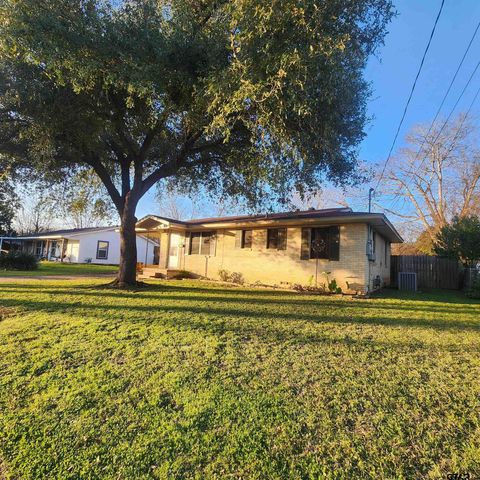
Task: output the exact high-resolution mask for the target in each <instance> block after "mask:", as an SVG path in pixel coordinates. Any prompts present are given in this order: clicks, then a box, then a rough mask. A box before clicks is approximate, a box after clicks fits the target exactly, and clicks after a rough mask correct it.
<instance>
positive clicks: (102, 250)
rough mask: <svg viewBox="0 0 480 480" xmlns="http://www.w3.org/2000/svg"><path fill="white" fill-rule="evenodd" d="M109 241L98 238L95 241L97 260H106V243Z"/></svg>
mask: <svg viewBox="0 0 480 480" xmlns="http://www.w3.org/2000/svg"><path fill="white" fill-rule="evenodd" d="M109 243H110V242H105V241H103V240H99V241H98V242H97V260H106V259H107V258H108V245H109Z"/></svg>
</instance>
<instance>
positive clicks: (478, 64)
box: [390, 61, 480, 209]
mask: <svg viewBox="0 0 480 480" xmlns="http://www.w3.org/2000/svg"><path fill="white" fill-rule="evenodd" d="M479 66H480V61H479V62H478V63H477V65H476V66H475V68H474V70H473V72H472V73H471V75H470V77H469V79H468V81H467V83H466V84H465V86H464V87H463V90H462V92H461V93H460V95H459V96H458V98H457V101H456V102H455V105H454V106H453V108H452V109H451V110H450V113H449V114H448V117H447V119H446V120H445V121H444V122H443V125H442V126H441V128H440V130H439V131H438V133H437V135H436V136H435V138H434V139H433V141H432V143H435V142H436V141H437V140H438V139H439V137H440V135H441V133H442V132H443V129H444V128H445V126H446V125H447V124H448V121H449V120H450V117H451V116H452V114H453V112H454V110H455V108H456V107H457V105H458V103H459V102H460V99H461V98H462V96H463V94H464V93H465V91H466V89H467V87H468V86H469V85H470V82H471V81H472V78H473V76H474V75H475V73H476V71H477V70H478V67H479ZM479 94H480V87H479V88H478V89H477V92H476V93H475V95H474V97H473V99H472V101H471V102H470V105H469V107H468V109H467V111H466V112H465V115H464V116H463V118H462V119H461V121H460V125H459V127H458V129H457V133H456V134H455V135H454V137H453V140H452V142H451V143H450V147H452V148H453V146H454V144H455V142H456V140H457V136H458V133H459V132H460V129H461V128H462V126H463V124H464V123H465V121H466V120H467V118H468V116H469V115H470V111H471V110H472V108H473V105H474V104H475V102H476V100H477V98H478V96H479ZM425 141H426V140H425V139H424V140H423V143H422V145H421V147H420V150H419V151H418V152H417V154H416V156H415V158H414V160H413V162H412V166H411V168H410V169H409V171H408V173H407V178H408V176H409V175H411V173H412V168H415V167H414V165H413V163H415V161H416V160H417V159H418V156H419V154H420V152H421V148H422V147H423V144H424V143H425ZM427 157H428V154H426V155H425V156H424V157H423V158H422V161H421V162H420V165H419V166H418V167H416V168H415V169H416V170H418V171H420V170H421V168H422V167H423V164H424V162H425V160H426V159H427ZM398 199H399V194H397V195H396V198H395V199H394V203H393V204H392V205H391V207H390V208H391V209H393V208H394V207H395V202H396V201H398Z"/></svg>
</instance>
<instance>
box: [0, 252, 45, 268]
mask: <svg viewBox="0 0 480 480" xmlns="http://www.w3.org/2000/svg"><path fill="white" fill-rule="evenodd" d="M37 268H38V260H37V257H35V255H32V254H31V253H24V252H9V253H7V254H6V255H0V269H2V270H36V269H37Z"/></svg>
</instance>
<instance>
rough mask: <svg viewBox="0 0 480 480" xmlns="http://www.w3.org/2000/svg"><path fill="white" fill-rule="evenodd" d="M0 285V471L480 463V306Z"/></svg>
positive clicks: (426, 474) (253, 470)
mask: <svg viewBox="0 0 480 480" xmlns="http://www.w3.org/2000/svg"><path fill="white" fill-rule="evenodd" d="M92 282H93V283H95V282H102V281H101V280H90V281H89V283H88V284H86V283H85V281H84V282H83V283H81V282H79V281H76V282H72V281H69V282H66V281H57V282H48V281H45V280H44V281H42V282H40V281H29V282H25V283H22V284H20V283H10V284H2V286H1V287H2V288H1V289H0V306H2V308H3V309H4V310H5V312H7V313H8V315H7V314H6V315H5V316H4V318H3V320H2V321H0V372H1V376H0V389H1V390H0V472H1V474H0V477H1V476H2V475H3V476H5V477H7V478H10V477H12V478H22V479H45V478H49V479H76V478H101V479H137V478H138V479H140V478H142V479H147V478H161V479H168V478H172V479H174V478H175V479H190V478H192V479H193V478H202V479H214V478H215V479H223V478H245V479H273V478H275V479H292V478H293V479H306V478H312V479H316V478H326V479H334V478H335V479H337V478H345V479H354V478H355V479H357V478H358V479H360V478H365V479H366V478H379V479H384V478H395V479H396V478H404V479H407V478H408V479H410V478H425V479H427V478H430V479H434V478H447V477H446V475H447V474H448V473H450V472H468V473H470V475H471V477H470V478H475V477H476V476H478V475H479V474H480V416H479V411H480V382H479V381H478V379H479V376H480V303H479V302H478V301H474V300H470V299H467V298H465V297H464V296H462V295H461V294H457V293H455V292H440V293H431V294H419V295H416V296H415V295H411V296H406V295H404V296H402V295H400V294H399V293H395V292H392V293H391V294H390V293H389V294H386V295H385V296H383V297H380V298H372V299H368V300H360V299H358V300H355V299H351V298H345V297H312V296H302V295H298V294H295V293H286V292H278V291H277V292H275V291H269V290H252V289H246V288H236V287H232V288H226V287H224V286H222V287H220V286H218V285H217V286H209V285H208V284H205V283H203V282H191V281H190V282H189V281H178V282H177V281H169V282H159V283H158V284H157V285H156V287H153V288H151V289H148V290H143V291H138V292H126V291H117V290H113V289H105V288H100V287H99V286H98V287H95V286H94V287H92V286H91V285H92Z"/></svg>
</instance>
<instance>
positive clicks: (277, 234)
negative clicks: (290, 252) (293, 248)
mask: <svg viewBox="0 0 480 480" xmlns="http://www.w3.org/2000/svg"><path fill="white" fill-rule="evenodd" d="M286 248H287V229H286V228H270V229H269V230H267V249H269V250H285V249H286Z"/></svg>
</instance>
